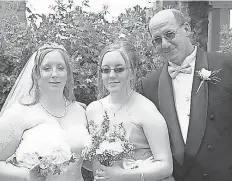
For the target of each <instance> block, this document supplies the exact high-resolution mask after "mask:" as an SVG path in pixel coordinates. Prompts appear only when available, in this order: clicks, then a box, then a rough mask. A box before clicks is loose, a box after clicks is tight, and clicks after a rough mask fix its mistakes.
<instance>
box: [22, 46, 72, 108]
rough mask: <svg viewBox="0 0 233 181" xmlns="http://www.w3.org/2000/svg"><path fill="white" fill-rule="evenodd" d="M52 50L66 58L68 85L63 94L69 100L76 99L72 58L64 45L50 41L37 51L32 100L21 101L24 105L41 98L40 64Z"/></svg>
mask: <svg viewBox="0 0 233 181" xmlns="http://www.w3.org/2000/svg"><path fill="white" fill-rule="evenodd" d="M52 51H58V52H59V53H60V54H61V56H62V57H63V59H64V62H65V65H66V69H67V81H66V85H65V87H64V90H63V95H64V97H65V98H66V100H68V101H71V102H73V101H75V96H74V91H73V90H74V80H73V71H72V67H71V64H70V58H69V55H68V53H67V51H66V49H65V48H64V47H63V46H62V45H58V44H56V43H48V44H45V45H43V46H42V47H40V48H39V49H38V50H37V52H36V56H35V59H34V66H33V69H32V73H31V79H32V86H31V88H30V90H29V92H28V95H29V96H30V98H31V100H30V101H29V102H24V101H20V102H21V103H22V104H23V105H34V104H36V103H38V101H39V99H40V91H39V87H38V79H40V77H41V75H40V66H41V63H42V61H43V60H44V57H45V56H46V55H47V54H48V53H50V52H52Z"/></svg>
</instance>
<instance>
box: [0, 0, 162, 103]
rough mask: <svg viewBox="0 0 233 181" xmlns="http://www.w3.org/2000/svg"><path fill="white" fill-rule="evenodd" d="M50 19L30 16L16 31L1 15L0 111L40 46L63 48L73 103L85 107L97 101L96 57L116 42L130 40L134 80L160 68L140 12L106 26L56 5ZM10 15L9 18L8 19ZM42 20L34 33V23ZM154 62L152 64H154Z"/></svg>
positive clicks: (79, 10)
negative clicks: (135, 61)
mask: <svg viewBox="0 0 233 181" xmlns="http://www.w3.org/2000/svg"><path fill="white" fill-rule="evenodd" d="M53 10H54V13H51V14H49V15H47V16H46V15H43V14H42V15H38V14H33V13H31V12H30V10H29V9H28V11H29V12H30V13H31V15H30V16H29V17H28V20H29V25H28V26H27V27H25V26H23V23H22V26H20V24H19V23H18V22H14V21H8V20H9V17H12V18H15V16H14V14H15V13H14V10H9V11H8V12H6V15H5V17H3V19H4V18H5V19H7V21H3V22H1V24H0V26H1V27H7V28H6V29H4V28H2V30H1V46H2V48H1V50H0V60H1V61H0V64H1V68H0V74H1V79H0V97H1V99H0V106H2V104H3V103H4V100H5V98H6V96H7V94H8V93H9V91H10V89H11V87H12V85H13V83H14V81H15V79H16V77H17V76H18V74H19V73H20V71H21V70H22V67H23V66H24V64H25V63H26V61H27V60H28V59H29V57H30V56H31V55H32V53H33V52H34V51H35V50H36V49H37V48H38V47H39V46H40V45H42V44H43V43H45V42H49V41H52V42H57V43H60V44H63V45H64V46H65V48H66V49H67V51H68V53H69V54H70V55H71V57H72V63H73V68H74V80H75V96H76V98H77V100H78V101H81V102H84V103H86V104H89V103H90V102H92V101H93V100H95V99H96V95H97V86H96V77H97V68H98V56H99V54H100V51H101V50H102V49H103V48H104V47H105V46H106V45H107V44H109V43H112V42H114V41H115V40H117V39H129V40H131V41H132V43H133V44H134V45H135V46H136V48H137V49H138V52H139V54H140V60H141V61H140V69H139V71H138V80H140V78H141V77H143V76H145V75H146V74H147V73H148V72H150V71H151V70H153V69H155V68H156V67H159V66H161V62H162V61H158V59H157V58H156V57H157V55H156V54H155V53H154V52H153V47H152V44H151V43H150V37H149V34H148V32H147V23H146V11H145V9H142V8H141V7H139V6H135V7H134V8H132V9H128V10H127V12H126V14H121V15H120V16H119V17H118V20H116V21H114V22H112V23H109V22H107V21H106V20H105V19H104V15H105V14H106V13H107V12H106V10H103V11H102V12H100V13H91V12H85V11H83V7H81V6H74V4H73V3H72V2H70V4H64V3H63V2H62V1H57V4H56V5H55V6H54V7H53ZM9 12H10V13H9ZM38 18H41V19H42V22H41V24H40V26H39V27H37V26H36V23H35V21H36V20H37V19H38ZM155 60H156V61H155Z"/></svg>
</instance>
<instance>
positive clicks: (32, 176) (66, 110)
mask: <svg viewBox="0 0 233 181" xmlns="http://www.w3.org/2000/svg"><path fill="white" fill-rule="evenodd" d="M41 123H49V124H55V125H58V126H60V127H61V128H62V129H63V130H64V132H65V135H66V140H67V143H68V144H69V145H70V147H71V151H72V152H73V153H74V154H75V155H76V156H77V159H76V161H75V162H73V163H71V164H70V165H69V167H68V170H67V172H65V173H63V174H60V175H54V176H48V177H47V178H45V177H42V176H41V175H38V174H37V173H34V172H33V171H29V170H28V169H26V168H22V167H16V166H14V165H12V164H10V163H6V162H5V161H6V160H7V159H8V158H9V157H11V156H12V155H13V154H14V153H15V151H16V149H17V147H18V146H19V144H20V141H21V138H22V135H23V133H24V131H26V130H28V129H30V128H32V127H35V126H37V125H38V124H41ZM51 134H53V130H51ZM85 134H88V132H87V130H86V116H85V110H84V109H83V107H82V106H81V105H80V103H78V102H75V97H74V94H73V75H72V69H71V66H70V63H69V56H68V54H67V52H66V50H65V49H64V47H63V46H61V45H58V44H55V43H48V44H45V45H43V46H42V47H41V48H39V49H38V50H37V51H36V53H34V54H33V55H32V57H31V58H30V59H29V61H28V62H27V64H26V65H25V67H24V69H23V70H22V72H21V74H20V75H19V77H18V79H17V81H16V83H15V85H14V87H13V88H12V90H11V92H10V94H9V96H8V98H7V100H6V102H5V104H4V106H3V108H2V110H1V113H0V161H1V162H0V180H1V181H21V180H24V181H25V180H27V181H39V180H46V181H83V178H82V174H81V166H82V163H83V160H82V158H81V157H80V153H81V150H82V149H83V147H84V142H83V137H84V136H85Z"/></svg>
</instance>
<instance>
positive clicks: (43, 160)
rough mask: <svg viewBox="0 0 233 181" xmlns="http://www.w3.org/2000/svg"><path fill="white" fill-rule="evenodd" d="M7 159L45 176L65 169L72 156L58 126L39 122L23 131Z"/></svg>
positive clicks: (72, 158)
mask: <svg viewBox="0 0 233 181" xmlns="http://www.w3.org/2000/svg"><path fill="white" fill-rule="evenodd" d="M7 161H8V162H10V163H12V164H14V165H16V166H20V167H26V168H28V169H30V170H34V171H37V172H39V173H40V174H41V175H43V176H45V177H46V176H47V175H49V174H52V175H55V174H60V173H63V172H65V171H67V168H68V165H69V163H70V162H73V161H74V156H73V154H72V152H71V148H70V146H69V145H68V144H67V143H66V141H65V133H64V131H63V130H62V129H61V128H60V127H59V126H57V125H52V124H40V125H38V126H36V127H33V128H31V129H29V130H27V131H25V132H24V134H23V137H22V141H21V143H20V145H19V147H18V148H17V150H16V152H15V154H14V155H12V156H11V157H10V158H9V159H8V160H7Z"/></svg>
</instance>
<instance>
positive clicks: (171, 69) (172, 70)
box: [168, 64, 192, 79]
mask: <svg viewBox="0 0 233 181" xmlns="http://www.w3.org/2000/svg"><path fill="white" fill-rule="evenodd" d="M181 72H182V73H185V74H191V73H192V67H191V66H190V64H184V65H181V66H176V65H175V66H168V73H169V75H170V76H171V78H172V79H174V78H175V77H176V76H177V75H178V74H179V73H181Z"/></svg>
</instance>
